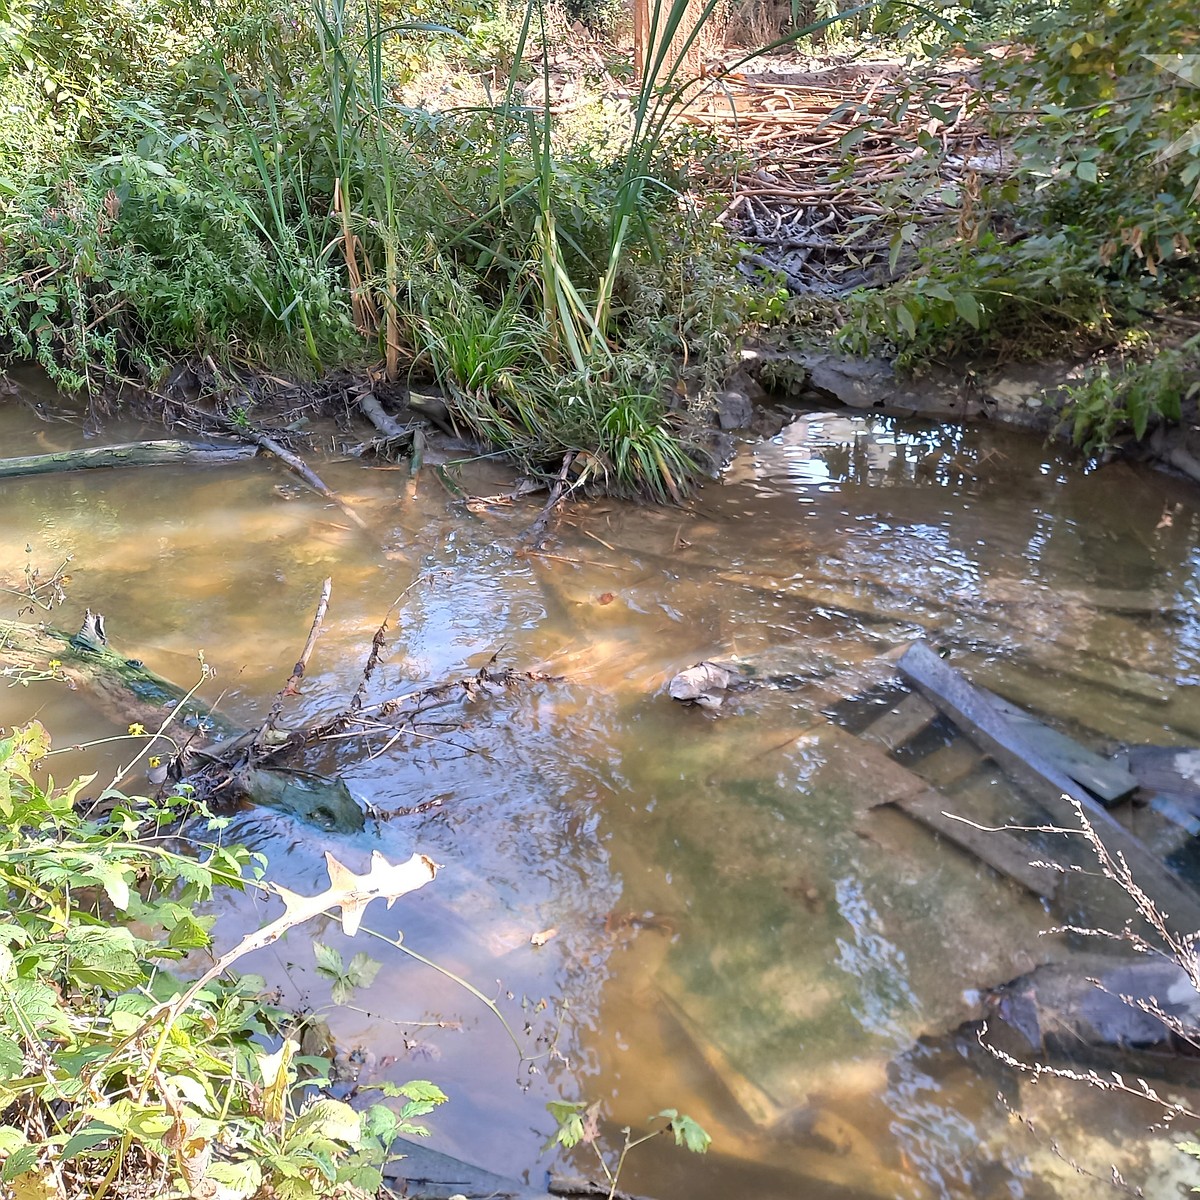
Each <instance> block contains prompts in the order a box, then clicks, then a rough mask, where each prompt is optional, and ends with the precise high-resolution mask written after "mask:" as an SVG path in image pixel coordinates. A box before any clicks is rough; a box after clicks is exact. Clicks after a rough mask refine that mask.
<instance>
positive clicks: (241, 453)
mask: <svg viewBox="0 0 1200 1200" xmlns="http://www.w3.org/2000/svg"><path fill="white" fill-rule="evenodd" d="M257 453H258V451H257V450H256V449H255V448H254V447H253V446H238V445H230V444H221V443H218V442H184V441H179V440H176V439H170V440H165V441H156V442H126V443H124V444H122V445H119V446H90V447H87V448H85V449H82V450H59V451H56V452H55V453H53V454H27V455H24V456H23V457H20V458H5V459H0V479H12V478H15V477H16V476H19V475H48V474H51V473H52V472H56V471H82V470H86V469H94V468H98V467H165V466H175V465H178V464H179V463H189V464H192V465H197V464H202V465H211V464H215V463H227V462H237V461H238V460H239V459H243V458H253V457H254V455H255V454H257Z"/></svg>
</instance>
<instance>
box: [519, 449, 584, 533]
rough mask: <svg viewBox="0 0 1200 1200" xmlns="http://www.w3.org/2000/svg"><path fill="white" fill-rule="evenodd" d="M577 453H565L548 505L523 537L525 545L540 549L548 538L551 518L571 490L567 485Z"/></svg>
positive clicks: (569, 451) (571, 451) (570, 451)
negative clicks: (547, 530) (547, 531)
mask: <svg viewBox="0 0 1200 1200" xmlns="http://www.w3.org/2000/svg"><path fill="white" fill-rule="evenodd" d="M576 457H577V455H576V452H575V451H574V450H568V451H567V453H566V454H564V455H563V460H562V467H561V468H560V469H559V472H558V478H557V479H556V480H555V481H554V486H553V487H552V488H551V489H550V499H549V500H547V501H546V507H545V508H543V509H542V511H541V512H540V513H539V514H538V518H537V520H536V521H534V523H533V524H532V525H530V527H529V528H528V529H527V530H526V531H525V536H524V537H523V538H522V539H521V540H522V542H524V543H525V545H526V546H527V547H528V548H529V549H531V550H540V549H541V548H542V544H543V543H544V542H545V540H546V529H547V527H548V526H549V524H550V518H551V516H552V515H553V514H554V510H555V509H556V508H557V507H558V506H559V504H561V503H562V500H563V497H564V496H566V494H567V492H568V491H569V490H570V489H569V488H568V487H567V476H568V475H569V474H570V472H571V464H572V463H574V461H575V459H576Z"/></svg>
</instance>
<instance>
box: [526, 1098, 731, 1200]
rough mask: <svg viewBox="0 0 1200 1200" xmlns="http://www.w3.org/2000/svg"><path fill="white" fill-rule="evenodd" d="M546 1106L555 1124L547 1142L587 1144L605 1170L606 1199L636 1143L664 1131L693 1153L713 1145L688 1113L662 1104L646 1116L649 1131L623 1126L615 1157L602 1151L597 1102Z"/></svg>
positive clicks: (570, 1146) (610, 1196)
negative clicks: (638, 1130)
mask: <svg viewBox="0 0 1200 1200" xmlns="http://www.w3.org/2000/svg"><path fill="white" fill-rule="evenodd" d="M546 1108H547V1110H548V1111H549V1113H550V1115H551V1116H552V1117H553V1118H554V1120H555V1122H556V1124H557V1126H558V1128H557V1130H556V1131H555V1134H554V1136H553V1137H552V1138H551V1139H550V1142H549V1145H551V1146H555V1145H557V1146H562V1147H563V1149H564V1150H571V1149H573V1148H574V1147H575V1146H578V1145H580V1144H583V1145H586V1146H588V1147H589V1148H590V1149H591V1150H592V1151H593V1152H594V1154H595V1157H596V1162H597V1163H598V1164H599V1167H600V1170H601V1171H602V1172H603V1174H604V1181H605V1183H607V1184H608V1200H613V1197H615V1196H616V1194H617V1189H618V1185H619V1184H620V1180H621V1172H622V1171H623V1170H624V1168H625V1160H626V1158H627V1157H628V1156H629V1153H630V1151H631V1150H636V1149H637V1147H638V1146H642V1145H645V1143H646V1142H649V1141H653V1140H654V1139H655V1138H658V1137H662V1136H664V1135H666V1134H669V1135H671V1136H672V1137H673V1138H674V1139H675V1145H676V1146H682V1147H683V1148H684V1149H686V1150H690V1151H691V1152H692V1153H693V1154H705V1153H707V1151H708V1148H709V1146H710V1145H712V1138H710V1137H709V1136H708V1134H707V1133H706V1132H705V1131H704V1130H703V1129H702V1128H701V1126H700V1125H698V1124H697V1123H696V1122H695V1121H693V1120H692V1118H691V1117H688V1116H685V1115H684V1114H682V1113H680V1112H678V1111H677V1110H676V1109H674V1108H664V1109H663V1110H662V1112H658V1113H655V1114H654V1115H653V1116H651V1117H648V1118H647V1119H646V1123H647V1125H649V1126H650V1129H649V1132H647V1133H642V1134H638V1135H635V1134H634V1132H633V1130H632V1128H631V1127H630V1126H626V1127H625V1128H624V1129H622V1130H621V1136H622V1142H621V1147H620V1149H619V1150H618V1151H617V1152H616V1156H615V1158H614V1157H613V1156H612V1155H608V1156H606V1155H605V1152H604V1147H603V1146H602V1144H601V1139H600V1105H599V1104H585V1103H583V1102H581V1101H566V1100H552V1101H551V1102H550V1103H549V1104H547V1105H546Z"/></svg>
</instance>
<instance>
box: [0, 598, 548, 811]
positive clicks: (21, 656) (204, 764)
mask: <svg viewBox="0 0 1200 1200" xmlns="http://www.w3.org/2000/svg"><path fill="white" fill-rule="evenodd" d="M330 588H331V581H330V580H326V581H325V584H324V587H323V589H322V595H321V599H320V601H319V603H318V605H317V610H316V614H315V616H314V618H313V622H312V626H311V628H310V631H309V635H308V639H307V641H306V643H305V646H304V649H303V651H302V653H301V655H300V658H299V659H298V660H297V662H296V664H295V666H294V668H293V670H292V674H291V676H290V677H289V679H288V680H287V682H286V683H285V684H284V686H283V688H281V689H280V692H279V693H278V695H277V696H276V698H275V700H274V702H273V704H272V705H271V708H270V711H269V712H268V714H267V716H266V717H265V718H264V719H263V720H262V722H261V723H260V724H259V725H257V726H255V727H253V728H251V729H240V728H238V727H237V726H236V725H235V724H234V723H233V722H232V721H230V720H229V719H228V718H227V717H225V716H224V715H223V714H221V713H220V712H219V711H217V710H215V709H213V708H211V707H209V706H208V705H206V704H204V703H203V702H201V701H199V700H198V699H196V697H195V693H196V690H197V687H198V686H199V682H202V681H203V680H204V679H207V678H208V677H209V676H210V675H211V674H212V671H211V669H210V668H209V667H208V666H207V665H206V664H204V663H203V660H201V679H200V681H199V682H198V683H197V684H196V685H195V686H193V687H192V688H191V689H190V690H185V689H183V688H181V687H179V686H177V685H176V684H174V683H172V682H170V681H168V680H166V679H163V678H162V677H160V676H158V675H156V674H155V673H154V672H152V671H150V670H149V669H148V668H147V667H146V666H145V665H144V664H143V663H141V662H139V661H138V660H137V659H132V658H126V657H124V656H122V655H121V654H119V653H117V652H116V651H114V650H113V649H112V648H111V647H110V646H109V644H108V638H107V633H106V631H105V629H104V619H103V617H102V616H101V615H100V614H98V613H93V612H91V611H90V610H89V611H88V613H87V616H86V617H85V620H84V623H83V627H82V629H81V630H80V632H79V633H78V634H76V635H74V636H72V635H69V634H66V633H63V632H60V631H58V630H54V629H50V628H47V627H45V626H41V625H33V624H28V623H25V622H20V621H0V674H2V675H9V676H12V677H13V678H18V679H22V680H26V681H27V680H30V679H54V680H58V681H60V682H63V683H66V684H67V685H68V686H69V687H72V688H75V689H79V690H80V691H83V692H86V693H88V694H89V695H91V696H93V697H95V698H97V699H98V700H99V701H100V702H101V704H102V705H103V707H104V709H105V711H106V713H107V714H108V715H109V716H112V717H116V719H117V720H118V721H119V722H121V723H127V724H128V726H129V727H130V732H131V735H133V734H134V731H135V730H141V731H142V734H141V735H142V736H145V737H146V739H147V743H146V746H145V748H144V752H143V753H144V754H145V755H146V756H147V757H148V758H149V760H150V762H151V769H150V770H149V771H148V772H147V777H148V779H149V782H150V783H151V784H152V785H153V786H155V787H160V788H161V787H167V786H173V785H186V786H187V787H189V788H190V789H191V790H192V792H193V794H194V795H196V796H197V797H198V798H199V799H201V800H203V801H206V802H209V803H214V804H222V803H230V802H235V801H239V800H246V801H249V802H250V803H252V804H256V805H261V806H263V807H267V808H271V809H275V810H277V811H281V812H286V813H288V814H289V815H291V816H293V817H296V818H297V819H299V820H301V821H305V822H307V823H309V824H314V825H317V826H319V827H320V828H322V829H325V830H328V831H331V832H338V833H354V832H356V831H358V830H361V829H363V828H364V826H365V823H366V814H365V813H364V811H363V809H362V807H361V806H360V805H359V803H358V801H356V800H355V798H354V796H353V795H352V794H351V791H350V789H349V787H348V786H347V784H346V782H345V780H344V779H342V778H341V777H340V776H334V777H329V776H326V775H323V774H320V773H317V772H314V771H311V770H308V769H306V759H307V756H308V754H309V752H315V751H318V750H319V748H320V747H321V746H322V744H323V743H326V742H328V741H330V740H334V739H344V738H361V739H365V740H366V741H367V743H368V744H370V743H371V742H374V743H376V744H375V745H374V747H373V749H372V750H371V754H372V756H375V755H378V754H382V753H384V752H386V751H389V750H391V749H392V748H393V747H396V746H397V745H401V746H403V745H406V744H408V743H409V742H410V741H411V740H412V739H413V738H417V739H420V738H427V737H430V736H432V735H430V734H429V733H427V732H425V731H424V730H423V729H422V725H423V723H424V722H427V721H428V720H429V717H428V716H427V714H429V713H430V711H431V710H442V709H444V708H445V707H446V706H448V705H450V704H453V703H457V702H479V701H482V700H484V699H487V698H490V697H495V696H497V695H500V694H503V693H504V692H507V691H508V690H510V689H511V688H513V687H514V686H517V685H518V684H523V683H528V682H534V681H542V680H548V679H551V678H552V677H551V676H548V675H545V674H542V673H539V672H526V673H521V672H517V671H512V670H509V669H501V668H497V667H496V666H495V658H494V656H493V659H492V661H491V662H489V663H487V664H486V665H485V666H484V667H482V668H481V669H480V670H478V671H476V672H474V673H473V674H471V675H468V676H466V677H464V678H461V679H451V680H444V681H441V682H438V683H433V684H429V685H426V686H420V687H414V688H411V689H409V690H408V691H406V692H403V693H400V694H398V695H396V696H391V697H388V698H386V699H383V700H380V701H377V702H373V703H369V704H368V703H366V701H365V697H366V690H367V685H368V683H369V682H370V679H371V677H372V675H373V673H374V671H375V669H376V667H377V666H378V664H379V662H380V661H381V658H382V655H383V650H384V635H385V632H386V629H387V620H385V621H384V623H383V625H381V626H380V628H379V630H378V632H377V633H376V636H375V638H374V640H373V642H372V647H371V653H370V655H369V656H368V659H367V663H366V666H365V667H364V671H363V677H362V681H361V683H360V685H359V688H358V689H357V690H356V692H355V694H354V695H353V696H352V697H351V698H350V699H349V700H348V701H347V702H346V704H345V707H344V708H343V709H342V710H341V711H339V712H337V713H335V714H333V715H332V716H330V715H327V716H325V717H324V718H321V719H319V720H317V721H314V722H312V723H310V724H308V725H306V726H304V727H291V726H288V725H286V724H284V723H283V722H282V718H283V712H284V707H285V702H286V700H287V699H289V698H290V697H292V696H294V695H296V694H297V693H298V690H299V686H300V683H301V681H302V679H303V678H304V675H305V673H306V670H307V666H308V660H309V658H310V656H311V655H312V653H313V650H314V647H315V645H316V641H317V638H318V637H319V634H320V631H321V625H322V622H323V619H324V615H325V611H326V608H327V605H328V602H329V593H330ZM389 617H390V614H389ZM436 728H437V733H438V735H439V736H440V737H442V738H445V735H446V734H447V733H448V732H449V731H452V730H453V729H454V728H455V723H454V722H449V721H440V722H438V724H437V727H436ZM461 748H462V749H464V750H465V751H468V752H469V750H470V747H469V746H463V747H461ZM157 764H161V765H157ZM129 769H130V768H126V772H125V773H128V770H129ZM125 773H123V774H121V775H119V776H118V777H117V778H116V779H114V781H113V784H112V785H110V790H111V789H112V788H115V787H116V786H117V785H118V784H119V783H121V782H122V781H123V779H124V774H125Z"/></svg>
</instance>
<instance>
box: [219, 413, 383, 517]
mask: <svg viewBox="0 0 1200 1200" xmlns="http://www.w3.org/2000/svg"><path fill="white" fill-rule="evenodd" d="M232 424H233V423H232V422H230V425H231V426H232ZM234 428H235V429H236V427H234ZM237 432H238V435H239V436H240V437H243V438H245V439H246V440H247V441H248V442H253V443H254V444H255V445H256V446H261V447H262V449H264V450H266V451H268V452H269V453H270V454H273V455H274V456H275V457H276V458H277V459H279V461H280V462H282V463H284V464H285V465H286V466H287V467H289V468H290V469H291V470H293V471H295V473H296V474H297V475H299V476H300V478H301V479H303V480H304V482H305V483H307V484H308V486H309V487H310V488H312V489H313V491H314V492H317V493H318V494H319V495H321V496H324V497H325V499H326V500H330V501H332V502H333V503H334V504H336V505H337V506H338V508H340V509H341V510H342V512H344V513H345V514H346V516H347V517H349V518H350V520H351V521H353V522H354V524H355V525H357V526H358V527H359V529H362V530H364V531H365V530H368V529H369V528H370V526H368V525H367V523H366V521H364V520H363V519H362V517H360V516H359V515H358V513H357V512H355V510H354V509H353V508H351V507H350V505H349V504H347V503H346V502H345V500H343V499H342V498H341V497H340V496H339V495H338V494H337V493H336V492H335V491H333V489H332V488H330V487H329V485H328V484H326V482H325V481H324V480H323V479H322V478H321V477H320V476H319V475H318V474H317V473H316V472H315V471H314V470H313V469H312V468H311V467H310V466H309V465H308V464H307V463H306V462H305V461H304V459H302V458H301V457H300V456H299V455H298V454H293V453H292V451H291V450H289V449H288V448H287V447H286V446H284V445H283V444H282V443H280V442H278V441H276V440H275V438H273V437H268V436H267V435H266V434H265V433H260V432H259V431H258V430H257V429H244V430H237Z"/></svg>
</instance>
